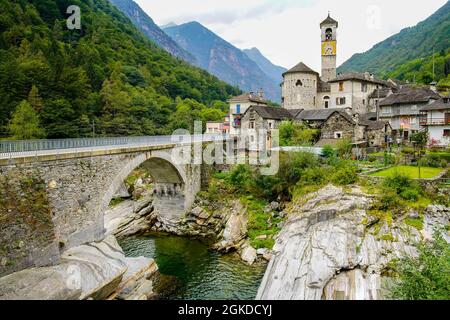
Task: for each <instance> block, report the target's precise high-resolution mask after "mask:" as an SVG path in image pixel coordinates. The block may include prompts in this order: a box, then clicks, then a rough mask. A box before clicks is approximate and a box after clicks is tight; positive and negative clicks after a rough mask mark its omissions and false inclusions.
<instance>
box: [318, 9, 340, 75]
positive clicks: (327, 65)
mask: <svg viewBox="0 0 450 320" xmlns="http://www.w3.org/2000/svg"><path fill="white" fill-rule="evenodd" d="M337 28H338V22H337V21H336V20H334V19H333V18H331V17H330V14H328V17H327V18H326V19H325V20H324V21H322V23H321V24H320V30H321V33H322V76H321V78H322V80H323V81H325V82H328V81H330V80H331V79H334V78H336V49H337V45H336V44H337V41H336V40H337Z"/></svg>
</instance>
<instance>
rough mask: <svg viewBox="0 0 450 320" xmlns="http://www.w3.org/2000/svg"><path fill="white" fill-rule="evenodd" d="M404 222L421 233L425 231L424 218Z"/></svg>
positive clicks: (408, 219)
mask: <svg viewBox="0 0 450 320" xmlns="http://www.w3.org/2000/svg"><path fill="white" fill-rule="evenodd" d="M403 222H404V223H405V224H407V225H408V226H411V227H413V228H416V229H417V230H419V231H420V230H423V217H421V218H417V219H412V218H406V219H405V220H403Z"/></svg>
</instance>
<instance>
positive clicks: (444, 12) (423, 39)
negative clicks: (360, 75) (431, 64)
mask: <svg viewBox="0 0 450 320" xmlns="http://www.w3.org/2000/svg"><path fill="white" fill-rule="evenodd" d="M448 48H450V1H447V3H446V4H445V5H444V6H442V7H441V8H440V9H439V10H438V11H436V12H435V13H434V14H433V15H431V16H430V17H429V18H427V19H425V20H424V21H422V22H420V23H418V24H417V25H416V26H414V27H410V28H405V29H403V30H401V31H400V32H399V33H397V34H395V35H393V36H391V37H389V38H388V39H386V40H384V41H382V42H380V43H378V44H376V45H375V46H374V47H373V48H372V49H370V50H368V51H367V52H365V53H357V54H355V55H353V56H352V57H351V58H350V59H349V60H347V61H346V62H344V63H343V64H342V65H341V66H340V67H339V68H338V72H347V71H360V72H363V71H370V72H373V73H376V74H377V75H379V76H381V77H386V76H387V75H388V73H389V72H390V71H392V69H395V68H396V67H398V66H400V65H402V64H404V63H406V62H408V61H411V60H414V59H418V58H424V57H427V56H431V55H432V54H433V49H434V50H435V52H439V51H442V50H446V49H448Z"/></svg>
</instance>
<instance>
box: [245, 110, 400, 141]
mask: <svg viewBox="0 0 450 320" xmlns="http://www.w3.org/2000/svg"><path fill="white" fill-rule="evenodd" d="M285 120H290V121H295V122H301V123H304V124H305V125H307V126H308V127H310V128H314V129H319V130H320V140H319V141H318V146H323V145H325V144H331V145H334V144H336V143H337V142H339V141H340V140H342V139H349V140H351V141H352V142H353V143H354V144H358V145H359V146H364V145H365V146H370V147H380V146H381V145H382V144H383V142H384V141H385V137H386V136H389V135H390V134H391V130H390V125H389V123H387V122H385V121H373V120H369V119H361V120H360V119H359V116H358V115H354V116H352V115H350V114H349V113H348V112H347V111H345V110H344V109H339V108H337V109H321V110H319V109H318V110H305V109H292V110H287V109H283V108H274V107H267V106H250V107H249V108H248V109H247V111H246V113H245V114H244V115H243V117H242V127H241V130H242V132H241V133H242V134H241V136H248V137H249V142H250V143H252V142H254V141H255V140H256V135H257V133H258V132H261V130H262V131H266V132H268V135H267V137H268V138H267V139H268V144H270V145H271V140H270V139H271V137H272V134H271V131H272V130H274V129H278V128H279V125H280V123H281V122H282V121H285ZM252 136H254V138H252Z"/></svg>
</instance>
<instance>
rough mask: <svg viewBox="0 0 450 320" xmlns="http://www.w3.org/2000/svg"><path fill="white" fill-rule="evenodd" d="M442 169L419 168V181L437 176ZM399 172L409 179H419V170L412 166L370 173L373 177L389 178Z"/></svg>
mask: <svg viewBox="0 0 450 320" xmlns="http://www.w3.org/2000/svg"><path fill="white" fill-rule="evenodd" d="M443 170H444V169H442V168H430V167H421V168H420V178H421V179H430V178H434V177H436V176H438V175H439V174H440V173H441V172H442V171H443ZM396 172H399V173H402V174H405V175H407V176H408V177H410V178H411V179H418V178H419V168H418V167H414V166H397V167H392V168H389V169H386V170H383V171H379V172H375V173H372V174H371V176H373V177H391V176H393V175H394V173H396Z"/></svg>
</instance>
